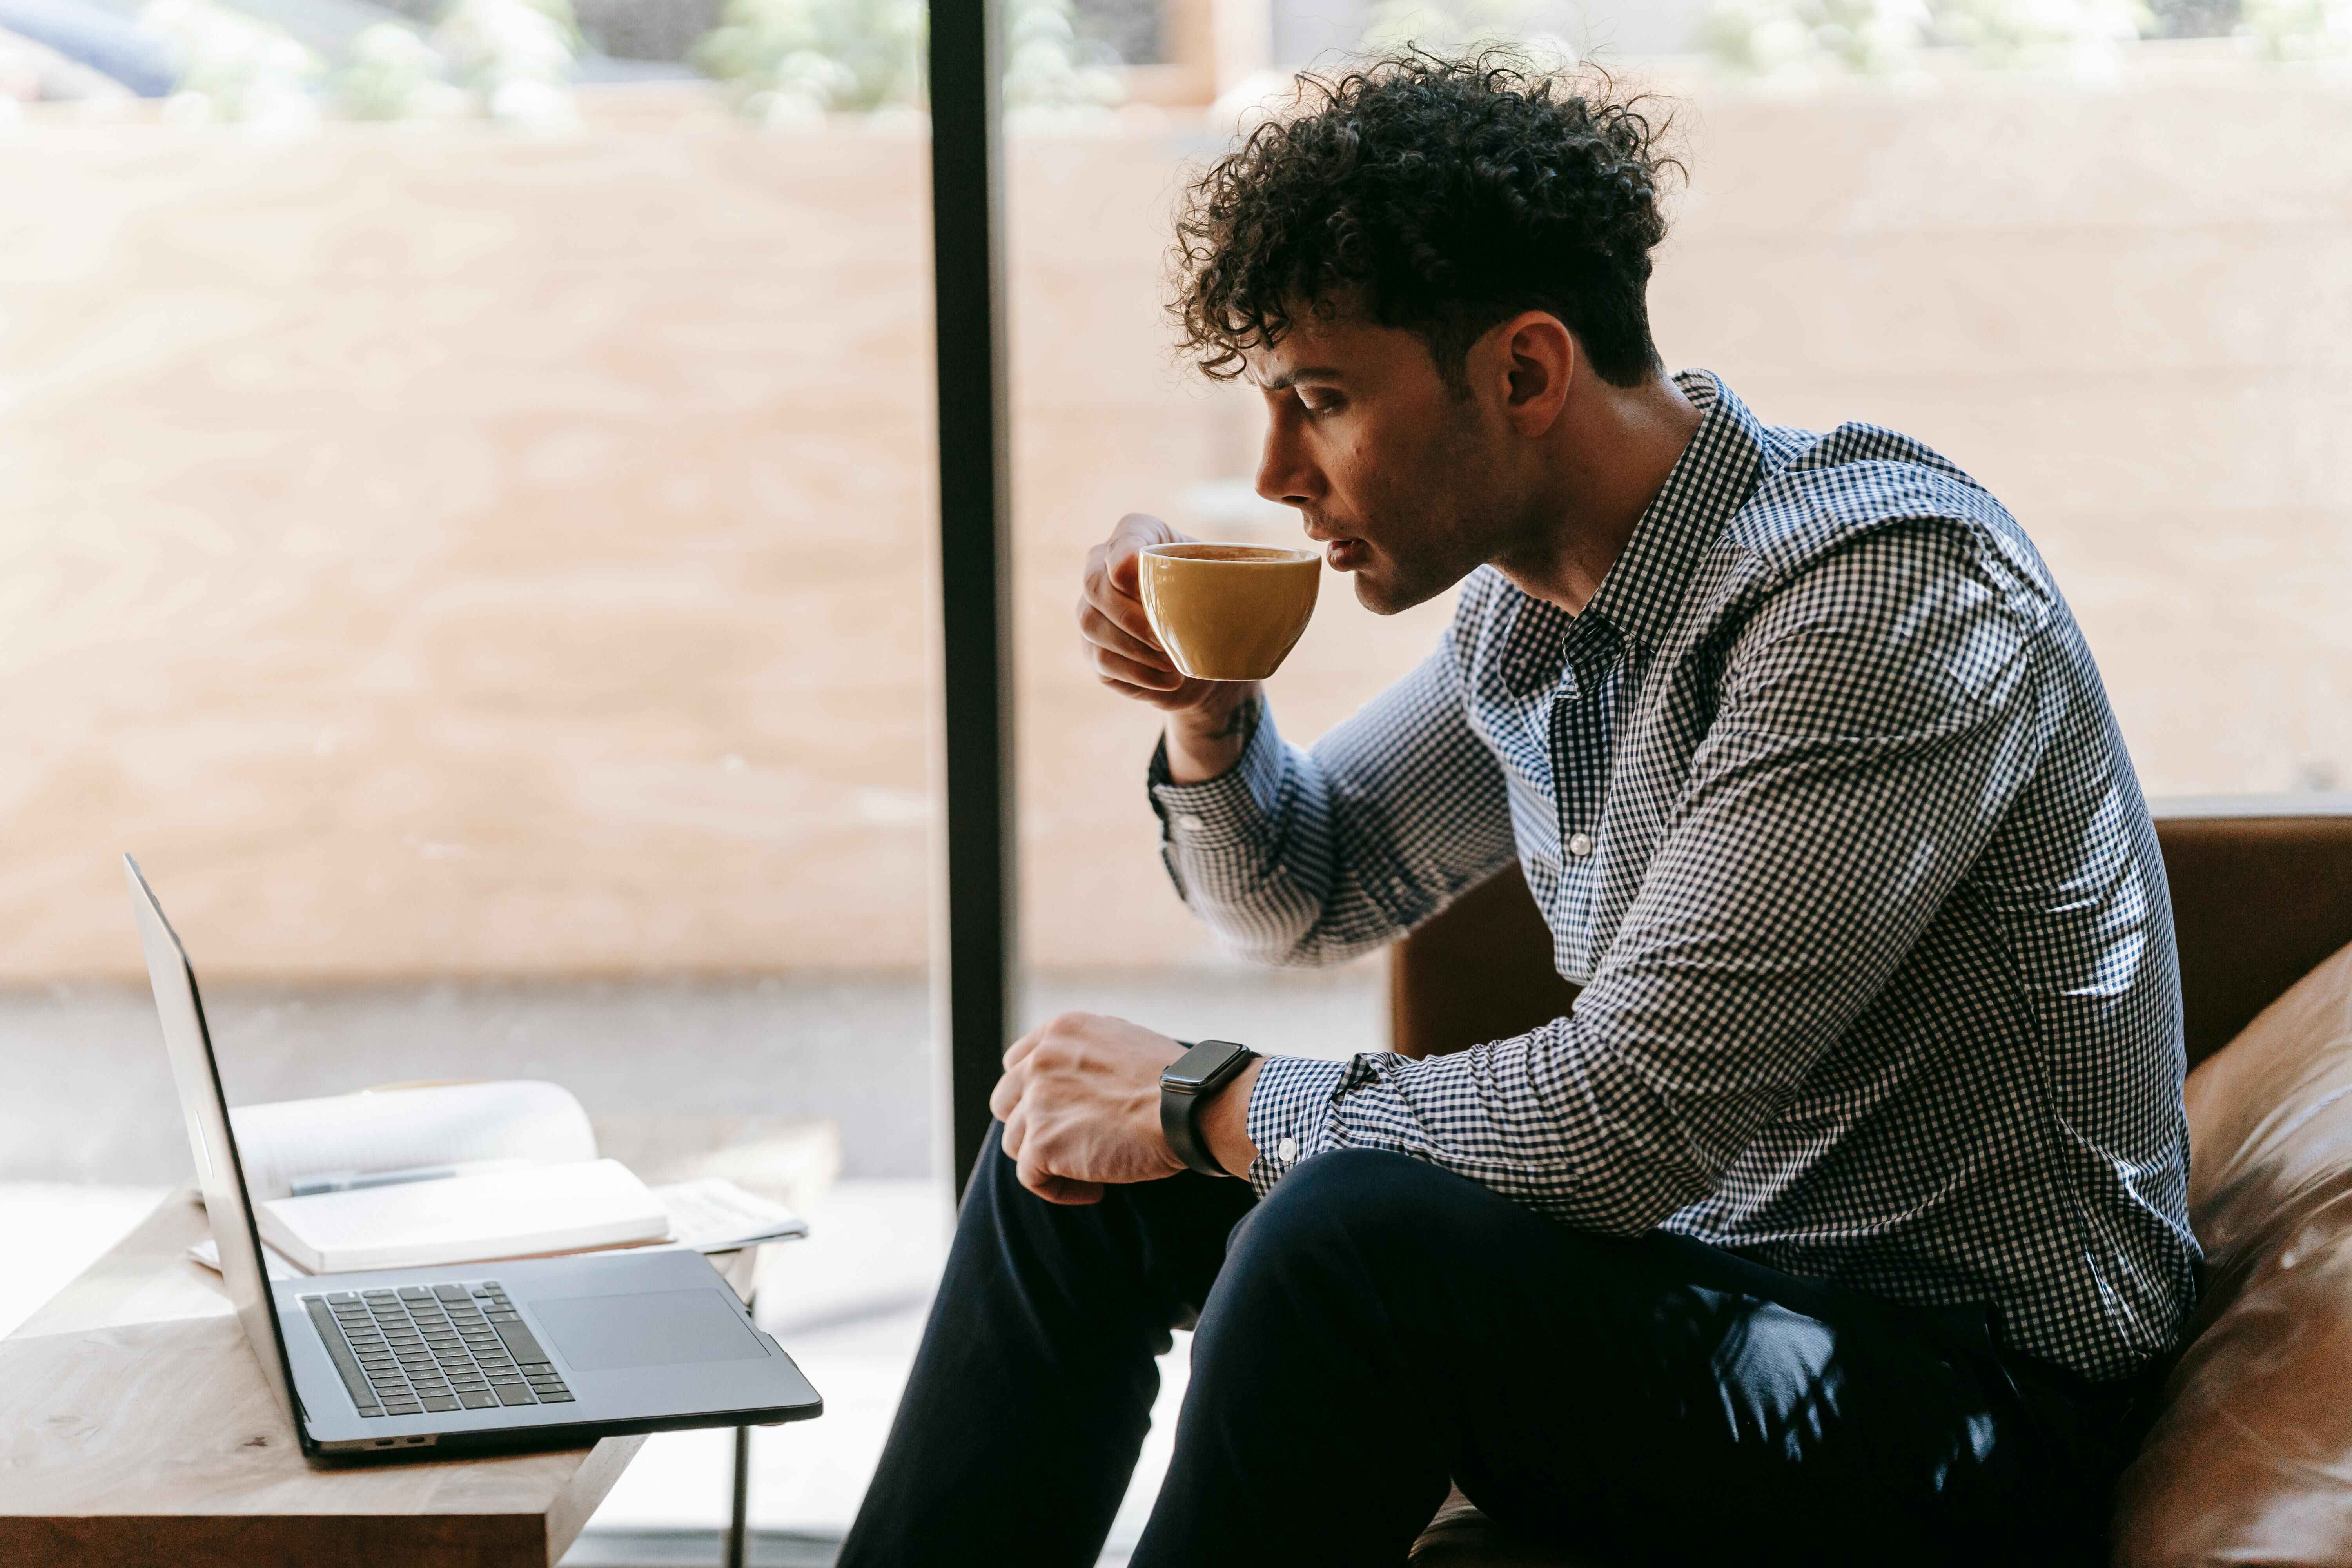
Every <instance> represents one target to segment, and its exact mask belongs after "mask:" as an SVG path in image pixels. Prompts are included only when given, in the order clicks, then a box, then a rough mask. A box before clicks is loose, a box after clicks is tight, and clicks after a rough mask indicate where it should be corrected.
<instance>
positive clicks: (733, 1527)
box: [727, 1426, 751, 1568]
mask: <svg viewBox="0 0 2352 1568" xmlns="http://www.w3.org/2000/svg"><path fill="white" fill-rule="evenodd" d="M750 1527H751V1428H750V1427H749V1426H738V1427H736V1428H735V1502H734V1506H733V1507H732V1508H731V1509H730V1510H729V1512H728V1515H727V1568H744V1555H743V1554H744V1551H745V1547H746V1544H747V1542H748V1541H749V1539H750V1533H751V1530H750Z"/></svg>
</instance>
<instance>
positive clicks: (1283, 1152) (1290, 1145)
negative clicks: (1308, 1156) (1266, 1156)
mask: <svg viewBox="0 0 2352 1568" xmlns="http://www.w3.org/2000/svg"><path fill="white" fill-rule="evenodd" d="M1274 1157H1275V1158H1276V1159H1277V1160H1279V1161H1281V1162H1282V1163H1284V1164H1286V1165H1287V1164H1289V1163H1291V1162H1292V1161H1293V1160H1296V1159H1297V1158H1298V1140H1297V1139H1296V1138H1286V1139H1284V1140H1283V1141H1282V1142H1279V1143H1277V1144H1276V1145H1275V1146H1274Z"/></svg>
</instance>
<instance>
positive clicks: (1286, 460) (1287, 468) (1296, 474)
mask: <svg viewBox="0 0 2352 1568" xmlns="http://www.w3.org/2000/svg"><path fill="white" fill-rule="evenodd" d="M1302 446H1303V444H1302V443H1301V442H1300V441H1299V440H1298V439H1297V437H1296V436H1294V435H1292V434H1291V433H1289V432H1287V431H1286V430H1285V429H1284V428H1283V426H1282V422H1281V421H1280V420H1278V419H1277V420H1276V421H1275V422H1274V423H1273V424H1271V425H1270V426H1268V427H1267V429H1266V433H1265V449H1264V450H1263V451H1262V452H1260V453H1259V454H1258V462H1257V493H1258V494H1259V495H1261V496H1263V497H1264V498H1265V499H1266V500H1270V501H1279V502H1280V503H1282V504H1283V505H1284V506H1297V507H1304V506H1309V505H1312V504H1313V503H1314V502H1315V501H1316V500H1318V498H1319V497H1320V496H1321V495H1322V493H1323V489H1322V475H1321V474H1320V473H1318V471H1317V470H1316V468H1315V465H1314V464H1313V463H1312V462H1310V461H1308V460H1307V454H1306V452H1305V451H1304V450H1302V449H1301V448H1302Z"/></svg>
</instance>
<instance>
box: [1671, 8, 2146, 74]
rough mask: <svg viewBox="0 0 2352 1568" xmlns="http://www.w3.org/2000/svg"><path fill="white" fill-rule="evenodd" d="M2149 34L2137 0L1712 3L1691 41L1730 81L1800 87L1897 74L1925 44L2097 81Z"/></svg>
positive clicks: (1998, 63)
mask: <svg viewBox="0 0 2352 1568" xmlns="http://www.w3.org/2000/svg"><path fill="white" fill-rule="evenodd" d="M2155 28H2156V17H2155V16H2154V15H2153V14H2152V13H2151V12H2150V11H2149V10H2148V8H2147V6H2146V5H2143V4H2141V3H2140V0H1715V4H1714V5H1711V6H1710V7H1709V8H1708V10H1707V12H1706V16H1705V17H1704V18H1703V20H1702V21H1701V24H1700V30H1699V37H1700V44H1701V47H1703V48H1704V49H1705V50H1706V54H1707V55H1708V56H1709V58H1712V59H1713V60H1714V61H1715V62H1716V63H1717V65H1719V66H1721V67H1723V68H1726V69H1727V70H1729V71H1731V72H1733V73H1734V74H1737V75H1741V76H1749V77H1758V78H1762V79H1769V80H1779V81H1810V80H1812V79H1816V78H1818V77H1821V76H1825V75H1838V74H1841V73H1853V74H1855V75H1862V76H1896V75H1901V74H1903V73H1906V72H1908V71H1911V70H1914V69H1916V68H1917V66H1918V64H1919V62H1920V59H1921V51H1922V49H1923V48H1925V47H1927V46H1928V45H1931V44H1940V45H1948V46H1951V47H1955V48H1958V49H1959V50H1962V51H1965V53H1966V55H1967V57H1968V58H1969V60H1970V61H1971V62H1972V63H1974V64H1977V65H1979V66H1984V67H1988V68H1993V69H2039V68H2050V67H2064V68H2070V69H2073V70H2074V71H2076V72H2077V73H2083V74H2099V73H2102V72H2105V71H2106V70H2109V69H2112V68H2113V67H2114V65H2115V63H2116V59H2117V58H2118V50H2119V49H2120V47H2121V46H2123V45H2124V44H2126V43H2129V42H2131V41H2132V40H2133V39H2135V38H2137V37H2142V36H2143V35H2145V34H2147V33H2149V32H2152V31H2154V30H2155Z"/></svg>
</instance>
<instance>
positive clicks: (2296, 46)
mask: <svg viewBox="0 0 2352 1568" xmlns="http://www.w3.org/2000/svg"><path fill="white" fill-rule="evenodd" d="M2238 37H2240V38H2241V39H2242V41H2243V42H2244V43H2245V44H2246V45H2247V46H2248V47H2250V48H2251V49H2252V52H2253V53H2255V54H2257V55H2260V56H2261V57H2262V58H2264V59H2270V60H2279V61H2282V62H2287V63H2294V62H2306V61H2307V62H2317V61H2324V60H2352V0H2245V6H2244V9H2243V10H2242V13H2241V20H2240V21H2239V24H2238Z"/></svg>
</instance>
